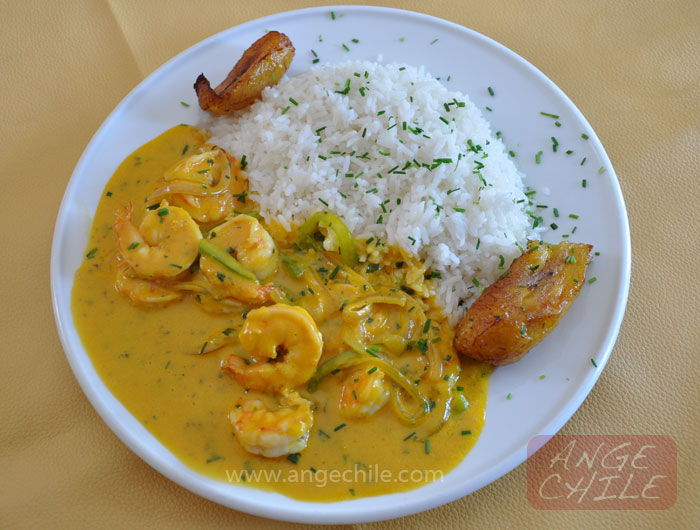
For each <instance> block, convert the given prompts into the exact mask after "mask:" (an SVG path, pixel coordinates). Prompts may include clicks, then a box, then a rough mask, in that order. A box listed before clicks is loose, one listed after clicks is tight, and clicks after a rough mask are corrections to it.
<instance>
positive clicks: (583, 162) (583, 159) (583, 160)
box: [581, 156, 586, 165]
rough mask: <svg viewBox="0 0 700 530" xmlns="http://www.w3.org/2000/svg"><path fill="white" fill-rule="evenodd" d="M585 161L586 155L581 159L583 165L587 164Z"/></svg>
mask: <svg viewBox="0 0 700 530" xmlns="http://www.w3.org/2000/svg"><path fill="white" fill-rule="evenodd" d="M585 163H586V157H585V156H584V157H583V158H582V159H581V165H583V164H585Z"/></svg>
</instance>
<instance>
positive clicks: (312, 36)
mask: <svg viewBox="0 0 700 530" xmlns="http://www.w3.org/2000/svg"><path fill="white" fill-rule="evenodd" d="M331 12H333V13H334V15H335V16H334V17H333V16H332V14H331ZM266 29H275V30H278V31H281V32H283V33H286V34H287V35H288V36H289V37H290V38H291V40H292V42H293V43H294V46H295V47H296V50H297V51H296V57H295V59H294V62H293V63H292V67H291V68H290V70H289V75H291V76H293V75H295V74H298V73H300V72H302V71H305V70H307V69H309V68H310V67H311V66H312V60H313V58H314V56H313V54H312V52H311V50H312V49H313V50H314V51H315V52H316V54H317V55H318V57H319V58H320V59H321V63H330V62H338V61H342V60H344V59H351V58H352V59H366V60H377V59H379V58H381V59H383V61H384V62H405V63H408V64H413V65H421V64H422V65H425V66H426V67H427V68H428V70H429V71H430V72H431V73H432V74H433V75H435V76H436V77H439V78H440V79H441V80H442V82H443V83H444V84H445V85H446V86H447V87H449V88H450V89H453V90H460V91H462V92H466V93H467V94H468V95H469V96H470V97H471V99H472V101H473V102H474V103H475V104H476V105H477V106H479V107H480V108H481V109H484V113H485V115H486V117H487V118H488V119H489V120H490V121H491V123H492V125H493V129H494V130H495V131H502V133H503V139H504V141H505V143H506V145H507V146H508V148H509V149H511V150H513V151H514V152H515V154H516V157H515V161H516V163H517V164H518V167H519V168H520V169H521V170H522V171H524V172H525V173H526V174H527V175H528V180H527V181H526V184H528V185H530V186H531V187H532V188H534V189H535V190H538V194H537V196H536V199H535V202H536V204H543V205H547V206H548V208H540V209H538V211H539V212H541V214H540V215H542V217H543V222H544V223H545V224H546V225H547V226H549V225H550V224H551V223H553V222H556V224H557V225H558V226H559V228H558V229H557V230H556V231H551V230H550V231H548V232H546V233H545V235H544V237H545V239H546V240H547V241H550V242H558V241H559V240H560V238H561V235H562V234H571V237H570V239H571V240H575V241H580V242H586V243H592V244H593V245H594V250H595V251H597V252H600V255H599V256H596V257H595V259H594V263H593V264H592V265H591V266H590V268H589V273H588V276H589V278H590V277H596V278H597V281H596V282H595V283H593V284H587V285H585V286H584V288H583V290H582V292H581V295H580V296H579V298H578V300H577V302H576V303H575V304H574V305H573V307H572V309H571V310H570V311H569V313H568V314H567V315H566V317H565V318H564V319H563V320H562V322H561V324H560V325H559V327H558V328H557V329H556V330H554V332H553V333H552V334H551V335H550V336H549V337H548V338H547V339H546V340H545V341H544V342H543V343H542V344H541V345H539V346H538V347H537V348H536V349H535V350H534V351H532V352H531V353H530V354H528V355H527V356H526V357H525V358H524V359H523V360H521V361H520V362H518V363H515V364H512V365H509V366H505V367H500V368H497V369H496V370H495V372H494V373H493V375H492V377H491V380H490V388H489V395H488V404H487V409H486V424H485V427H484V430H483V433H482V434H481V437H480V438H479V441H478V443H477V444H476V446H475V447H474V449H473V450H472V451H471V452H470V453H469V454H468V455H467V457H466V458H465V459H464V460H463V461H462V463H461V464H460V465H459V466H458V467H457V468H456V469H454V470H453V471H452V472H450V473H449V474H447V475H446V476H445V477H444V479H443V480H442V481H439V482H435V483H432V484H429V485H426V486H423V487H421V488H419V489H416V490H413V491H408V492H404V493H397V494H392V495H384V496H380V497H369V498H359V499H354V500H349V501H343V502H334V503H311V502H302V501H298V500H294V499H290V498H288V497H285V496H283V495H281V494H277V493H270V492H265V491H260V490H257V489H254V488H248V487H240V486H235V485H230V484H226V483H224V482H217V481H215V480H212V479H210V478H207V477H204V476H201V475H199V474H198V473H196V472H194V471H193V470H191V469H189V468H187V467H186V466H184V465H183V464H182V463H181V462H180V461H179V460H177V459H176V458H175V457H174V456H173V455H172V454H171V453H170V452H169V451H168V450H167V449H166V448H165V447H164V446H163V445H161V444H160V443H159V442H158V441H157V440H156V439H155V438H154V437H153V436H152V435H151V434H150V433H149V432H148V431H147V430H146V429H145V428H144V427H143V425H141V424H140V423H139V422H138V421H137V420H136V419H135V418H134V417H133V416H132V415H131V414H130V413H129V412H128V411H127V410H126V409H125V408H124V407H123V406H122V405H121V403H119V402H118V401H117V400H116V399H115V398H114V396H113V395H112V394H111V393H110V391H109V390H108V389H107V387H106V386H105V385H104V383H103V382H102V381H101V380H100V378H99V377H98V375H97V373H96V372H95V369H94V367H93V366H92V363H91V361H90V358H89V357H88V355H87V353H86V352H85V349H84V348H83V346H82V344H81V342H80V338H79V337H78V334H77V333H76V330H75V327H74V325H73V317H72V315H71V310H70V298H71V289H72V286H73V277H74V274H75V271H76V269H77V268H78V267H79V265H80V263H81V261H82V258H83V254H84V252H85V247H86V245H87V235H88V232H89V229H90V226H91V222H92V216H93V215H94V212H95V209H96V207H97V204H98V201H99V198H100V196H101V194H102V191H103V188H104V186H105V185H106V183H107V181H108V180H109V178H110V177H111V176H112V174H113V173H114V171H115V170H116V168H117V167H118V165H119V163H120V162H121V161H122V160H123V159H124V158H125V157H126V156H127V155H128V154H130V153H131V152H132V151H133V150H135V149H136V148H137V147H139V146H140V145H142V144H144V143H145V142H147V141H148V140H150V139H152V138H154V137H156V136H157V135H159V134H160V133H162V132H163V131H165V130H166V129H168V128H170V127H172V126H174V125H177V124H178V123H183V122H184V123H193V124H196V123H198V122H200V121H202V118H203V115H202V113H201V111H200V110H199V108H198V105H197V98H196V96H195V94H194V91H193V89H192V84H193V82H194V80H195V78H196V77H197V75H198V74H199V73H200V72H204V73H205V74H206V75H207V77H208V78H209V79H211V80H213V81H215V82H218V81H217V80H221V79H223V78H224V77H225V76H226V74H227V73H228V71H229V70H230V69H231V67H232V66H233V64H234V62H235V61H236V60H237V58H238V57H240V55H241V54H242V52H243V51H244V50H245V49H246V48H247V47H248V46H249V45H250V44H252V43H253V42H254V41H255V40H256V39H258V38H259V37H260V36H261V35H262V34H263V32H264V31H265V30H266ZM352 39H356V40H357V41H358V42H354V41H353V40H352ZM343 44H344V45H345V46H346V47H347V48H349V51H346V49H345V48H344V47H343ZM488 87H492V88H493V91H494V95H493V96H492V95H490V93H489V91H488ZM181 101H184V102H186V103H189V104H190V107H185V106H183V105H181V103H180V102H181ZM486 107H490V108H491V109H492V110H491V111H489V110H487V109H486ZM541 112H546V113H549V114H555V115H558V116H559V118H558V119H554V118H551V117H548V116H544V115H542V114H540V113H541ZM555 121H557V122H559V123H560V124H561V126H557V125H556V124H555ZM582 134H584V135H587V136H588V139H585V138H583V137H582ZM553 136H554V137H556V139H557V141H558V143H559V146H558V150H557V152H553V150H552V144H553V141H552V139H551V138H552V137H553ZM568 150H572V151H573V153H572V154H569V155H567V154H566V152H567V151H568ZM538 151H542V152H543V154H542V156H541V163H540V164H536V163H535V153H537V152H538ZM583 158H585V159H586V161H585V164H583V165H581V161H582V160H583ZM583 179H586V181H587V186H586V187H585V188H584V187H583V186H582V180H583ZM548 191H549V194H547V192H548ZM553 207H556V208H558V211H559V214H560V215H559V217H558V218H556V219H555V218H554V217H553V213H552V211H553ZM570 214H571V215H574V216H578V218H574V217H570ZM574 226H575V227H576V231H575V234H572V232H574ZM630 260H631V258H630V236H629V227H628V223H627V214H626V211H625V206H624V202H623V198H622V194H621V191H620V187H619V185H618V182H617V178H616V176H615V172H614V170H613V168H612V165H611V164H610V160H609V159H608V156H607V155H606V153H605V151H604V150H603V146H602V145H601V143H600V141H599V140H598V138H597V137H596V135H595V133H594V132H593V129H592V128H591V126H590V125H589V124H588V122H587V121H586V119H585V118H584V117H583V115H582V114H581V113H580V112H579V110H578V109H577V108H576V107H575V106H574V104H573V103H572V102H571V101H570V100H569V98H568V97H566V95H565V94H564V93H563V92H562V91H561V90H560V89H558V88H557V87H556V86H555V85H554V83H552V82H551V81H550V80H549V79H547V77H545V76H544V75H543V74H542V73H541V72H540V71H539V70H537V69H536V68H535V67H534V66H532V65H531V64H529V63H528V62H527V61H525V60H524V59H522V58H521V57H519V56H518V55H516V54H515V53H513V52H512V51H510V50H508V49H506V48H505V47H503V46H502V45H500V44H498V43H496V42H494V41H493V40H490V39H488V38H486V37H484V36H483V35H480V34H478V33H475V32H474V31H471V30H469V29H466V28H464V27H462V26H458V25H456V24H453V23H451V22H447V21H445V20H441V19H437V18H433V17H430V16H427V15H422V14H418V13H413V12H408V11H400V10H393V9H385V8H378V7H363V6H355V7H340V6H339V7H323V8H313V9H304V10H300V11H292V12H288V13H281V14H278V15H273V16H269V17H266V18H262V19H259V20H254V21H251V22H247V23H245V24H242V25H240V26H237V27H234V28H231V29H229V30H226V31H224V32H222V33H219V34H218V35H214V36H213V37H210V38H208V39H206V40H205V41H203V42H200V43H199V44H197V45H195V46H193V47H191V48H189V49H188V50H186V51H184V52H182V53H181V54H180V55H178V56H177V57H175V58H174V59H172V60H170V61H169V62H167V63H166V64H164V65H163V66H161V67H160V68H159V69H158V70H156V71H155V72H153V74H151V75H150V76H148V77H147V78H146V79H145V80H144V81H143V82H142V83H141V84H139V85H138V86H137V87H136V88H135V89H134V90H133V91H132V92H131V93H130V94H129V95H128V96H127V97H126V98H124V100H123V101H122V102H121V103H120V104H119V105H118V106H117V107H116V108H115V109H114V111H113V112H112V113H111V114H110V116H109V117H108V118H107V119H106V120H105V122H104V123H103V124H102V126H101V127H100V129H99V130H98V131H97V133H96V134H95V136H94V137H93V138H92V140H91V141H90V144H89V145H88V146H87V148H86V149H85V152H84V153H83V155H82V157H81V159H80V161H79V162H78V165H77V166H76V168H75V171H74V173H73V176H72V177H71V179H70V182H69V184H68V188H67V189H66V192H65V195H64V197H63V202H62V204H61V208H60V211H59V214H58V219H57V221H56V228H55V233H54V239H53V248H52V254H51V290H52V297H53V306H54V313H55V317H56V323H57V326H58V331H59V334H60V337H61V341H62V343H63V347H64V349H65V352H66V356H67V358H68V361H69V362H70V365H71V367H72V369H73V372H74V373H75V376H76V378H77V379H78V381H79V383H80V385H81V386H82V388H83V391H84V392H85V394H86V395H87V397H88V399H89V400H90V402H91V403H92V404H93V406H94V407H95V409H97V411H98V413H99V414H100V415H101V416H102V418H103V419H104V420H105V422H106V423H107V424H108V425H109V427H110V428H111V429H112V430H113V431H114V432H115V433H116V434H117V436H119V437H120V438H121V439H122V440H123V441H124V443H125V444H127V445H128V446H129V447H130V448H131V449H132V450H133V451H134V452H135V453H136V454H138V455H139V456H140V457H141V458H143V459H144V460H145V461H146V462H148V463H149V464H150V465H151V466H153V467H154V468H155V469H157V470H158V471H160V472H161V473H163V474H164V475H165V476H167V477H169V478H170V479H172V480H174V481H175V482H177V483H178V484H180V485H182V486H184V487H185V488H188V489H189V490H191V491H193V492H195V493H198V494H199V495H202V496H203V497H206V498H208V499H211V500H213V501H215V502H218V503H221V504H223V505H226V506H229V507H231V508H235V509H237V510H241V511H244V512H248V513H252V514H256V515H261V516H264V517H269V518H273V519H282V520H287V521H297V522H308V523H357V522H365V521H375V520H381V519H389V518H394V517H399V516H403V515H407V514H411V513H416V512H419V511H423V510H427V509H429V508H433V507H435V506H438V505H441V504H444V503H447V502H450V501H452V500H454V499H457V498H459V497H462V496H464V495H468V494H469V493H471V492H473V491H475V490H477V489H479V488H481V487H483V486H485V485H486V484H489V483H490V482H492V481H494V480H496V479H497V478H499V477H501V476H502V475H504V474H505V473H507V472H508V471H510V470H511V469H513V468H514V467H515V466H517V465H518V464H520V463H521V462H523V461H524V460H525V459H526V457H527V446H528V442H529V441H530V440H531V439H532V438H533V437H535V436H537V435H553V434H555V433H556V432H557V431H558V430H559V429H560V428H561V427H562V426H563V425H564V423H566V421H567V420H568V419H569V418H570V417H571V416H572V414H573V413H574V412H575V411H576V409H577V408H578V407H579V405H580V404H581V403H582V401H583V400H584V399H585V397H586V396H587V395H588V393H589V392H590V390H591V388H592V387H593V385H594V383H595V382H596V380H597V379H598V376H599V375H600V373H601V371H602V369H603V367H604V366H605V363H606V362H607V360H608V357H609V355H610V352H611V350H612V347H613V344H614V342H615V339H616V337H617V333H618V330H619V328H620V323H621V321H622V317H623V314H624V309H625V304H626V301H627V294H628V288H629V277H630ZM595 365H597V366H595ZM541 375H545V376H546V377H545V378H544V379H541V378H540V376H541ZM509 395H510V399H508V398H507V396H509Z"/></svg>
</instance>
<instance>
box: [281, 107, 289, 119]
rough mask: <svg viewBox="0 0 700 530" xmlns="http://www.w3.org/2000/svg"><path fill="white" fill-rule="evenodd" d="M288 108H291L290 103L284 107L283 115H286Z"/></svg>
mask: <svg viewBox="0 0 700 530" xmlns="http://www.w3.org/2000/svg"><path fill="white" fill-rule="evenodd" d="M288 110H289V105H287V106H286V107H284V108H283V109H282V115H283V116H284V115H285V114H287V111H288Z"/></svg>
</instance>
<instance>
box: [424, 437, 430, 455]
mask: <svg viewBox="0 0 700 530" xmlns="http://www.w3.org/2000/svg"><path fill="white" fill-rule="evenodd" d="M424 445H425V454H426V455H429V454H430V440H426V441H425V444H424Z"/></svg>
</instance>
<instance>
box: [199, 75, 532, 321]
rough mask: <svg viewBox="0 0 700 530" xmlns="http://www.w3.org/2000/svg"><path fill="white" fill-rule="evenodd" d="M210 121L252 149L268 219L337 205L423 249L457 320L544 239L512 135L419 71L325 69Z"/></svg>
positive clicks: (289, 218) (250, 166)
mask: <svg viewBox="0 0 700 530" xmlns="http://www.w3.org/2000/svg"><path fill="white" fill-rule="evenodd" d="M207 126H208V128H209V130H210V132H211V133H212V139H211V141H212V142H213V143H215V144H217V145H220V146H221V147H223V148H225V149H227V150H228V151H229V152H230V153H232V154H233V155H235V156H237V157H238V158H241V157H242V156H243V155H245V161H246V162H247V171H248V176H249V179H250V196H251V198H253V199H254V200H256V201H257V202H258V203H259V204H260V208H261V214H262V215H263V216H264V217H265V218H266V219H268V220H270V219H275V220H277V221H278V222H280V223H282V225H283V226H285V227H286V228H288V229H291V228H292V226H294V225H298V224H301V223H302V222H304V220H305V219H306V218H307V217H309V216H310V215H311V214H313V213H314V212H316V211H319V210H328V211H332V212H334V213H336V214H337V215H339V216H340V217H341V218H342V219H343V220H344V221H345V223H346V224H347V226H348V227H349V228H350V230H351V231H352V233H353V235H354V236H355V237H357V238H361V239H366V238H369V237H374V238H378V239H380V240H381V241H382V242H383V243H386V244H390V245H394V246H398V247H402V248H403V249H404V250H406V251H407V252H410V253H413V254H415V255H417V256H418V257H420V258H421V259H423V260H425V263H426V265H427V266H429V267H430V268H431V270H432V271H435V272H437V273H439V275H440V276H441V278H440V279H436V281H435V282H434V283H435V294H436V298H437V301H438V303H440V304H441V305H442V307H443V309H444V310H445V312H446V314H447V315H448V317H449V319H450V322H451V324H453V325H454V324H455V323H456V322H457V321H458V320H459V319H460V318H461V317H462V315H463V314H464V313H463V311H464V308H465V307H468V306H469V304H470V303H471V302H472V301H473V299H474V298H475V297H476V296H477V295H478V294H479V286H486V285H489V284H490V283H492V282H493V281H494V280H495V279H496V278H497V277H498V276H499V275H500V274H502V273H503V272H504V270H505V269H507V268H508V266H509V265H510V263H511V261H512V259H514V258H515V257H516V256H518V255H520V250H519V248H518V246H517V245H518V244H520V245H522V244H524V243H525V241H526V239H527V238H528V237H537V236H536V233H535V232H536V231H535V230H533V229H532V219H531V218H530V217H529V216H528V214H527V213H526V212H525V210H526V208H527V204H528V198H527V197H526V196H525V194H524V190H523V182H522V175H521V174H520V173H519V172H518V170H517V169H516V167H515V165H514V164H513V162H512V160H511V159H510V158H509V157H508V154H507V153H506V150H505V148H504V145H503V143H502V142H501V141H500V140H499V139H497V138H496V137H495V136H494V135H492V134H491V129H490V126H489V123H488V122H487V121H486V120H485V119H484V117H483V116H482V114H481V112H480V111H479V109H477V108H476V107H475V106H474V104H473V103H471V101H470V100H469V98H468V97H467V96H466V95H464V94H461V93H459V92H453V91H450V90H448V89H447V88H445V87H444V86H443V85H442V84H441V83H440V82H439V81H437V80H436V79H435V78H433V77H432V76H430V75H429V74H428V73H427V72H426V71H425V70H424V69H423V68H422V67H421V68H415V67H412V66H402V65H396V64H387V65H382V64H377V63H370V62H346V63H343V64H337V65H325V66H320V67H317V68H314V69H312V70H310V71H308V72H306V73H303V74H301V75H298V76H296V77H293V78H285V79H283V80H282V81H281V82H280V83H279V84H278V85H277V86H275V87H272V88H269V89H266V90H265V91H264V93H263V98H262V100H261V101H258V102H256V103H255V104H253V105H252V106H251V107H249V108H248V109H246V110H244V111H239V112H237V113H236V114H234V115H233V116H231V117H226V118H217V119H216V120H215V121H213V122H212V123H210V124H208V125H207ZM460 300H461V301H462V303H460Z"/></svg>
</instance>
